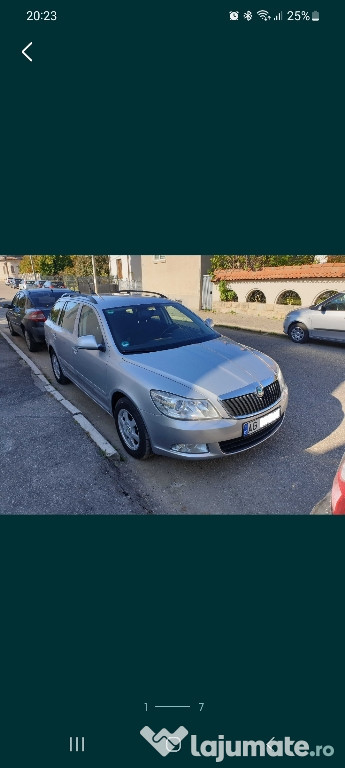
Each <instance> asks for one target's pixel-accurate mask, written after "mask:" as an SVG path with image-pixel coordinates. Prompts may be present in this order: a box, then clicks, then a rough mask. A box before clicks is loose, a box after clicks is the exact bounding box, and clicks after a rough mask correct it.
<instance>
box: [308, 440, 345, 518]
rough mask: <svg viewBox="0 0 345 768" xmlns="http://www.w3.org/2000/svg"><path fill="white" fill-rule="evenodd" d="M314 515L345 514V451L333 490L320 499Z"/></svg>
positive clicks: (313, 512)
mask: <svg viewBox="0 0 345 768" xmlns="http://www.w3.org/2000/svg"><path fill="white" fill-rule="evenodd" d="M311 514H312V515H345V453H344V456H343V458H342V460H341V462H340V464H339V467H338V470H337V474H336V476H335V478H334V480H333V485H332V490H331V491H330V492H329V493H327V495H326V496H325V497H324V498H323V499H321V501H319V502H318V503H317V504H316V505H315V507H314V509H313V510H312V513H311Z"/></svg>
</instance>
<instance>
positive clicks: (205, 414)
mask: <svg viewBox="0 0 345 768" xmlns="http://www.w3.org/2000/svg"><path fill="white" fill-rule="evenodd" d="M150 394H151V397H152V400H153V402H154V404H155V406H156V408H158V410H159V411H160V412H161V413H163V414H164V416H169V417H170V418H171V419H184V420H185V421H197V420H199V419H219V413H218V412H217V411H216V409H215V408H214V407H213V405H212V404H211V403H209V402H208V400H192V399H191V398H189V397H180V396H179V395H173V394H171V393H170V392H159V391H158V390H155V389H151V392H150Z"/></svg>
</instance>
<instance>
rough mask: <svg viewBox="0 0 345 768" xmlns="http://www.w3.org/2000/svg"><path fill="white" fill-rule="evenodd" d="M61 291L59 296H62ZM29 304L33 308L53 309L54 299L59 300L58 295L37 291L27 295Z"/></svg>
mask: <svg viewBox="0 0 345 768" xmlns="http://www.w3.org/2000/svg"><path fill="white" fill-rule="evenodd" d="M63 293H64V292H63V291H61V294H60V295H61V296H62V295H63ZM29 297H30V302H31V304H32V306H33V307H39V308H44V307H45V308H46V309H48V308H50V307H53V306H54V304H55V302H56V299H58V298H59V294H56V293H50V291H38V290H36V291H35V292H32V293H29Z"/></svg>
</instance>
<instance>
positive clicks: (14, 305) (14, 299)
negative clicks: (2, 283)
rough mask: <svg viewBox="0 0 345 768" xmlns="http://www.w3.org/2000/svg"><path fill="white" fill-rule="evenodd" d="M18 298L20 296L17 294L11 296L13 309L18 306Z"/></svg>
mask: <svg viewBox="0 0 345 768" xmlns="http://www.w3.org/2000/svg"><path fill="white" fill-rule="evenodd" d="M19 296H20V294H19V293H16V295H15V296H13V299H12V306H13V307H17V306H18V299H19Z"/></svg>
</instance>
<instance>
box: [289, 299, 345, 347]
mask: <svg viewBox="0 0 345 768" xmlns="http://www.w3.org/2000/svg"><path fill="white" fill-rule="evenodd" d="M284 333H287V334H288V335H289V336H290V339H291V341H294V342H295V343H296V344H304V342H306V341H308V339H309V338H310V339H329V341H343V342H344V341H345V291H341V293H337V294H336V295H335V296H331V298H330V299H326V301H321V303H320V304H315V305H313V306H312V307H299V308H298V309H294V310H292V312H289V314H288V315H286V318H285V320H284Z"/></svg>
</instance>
